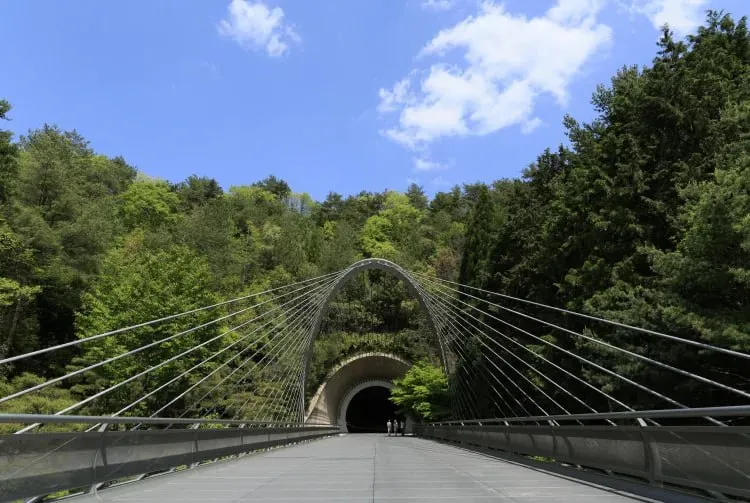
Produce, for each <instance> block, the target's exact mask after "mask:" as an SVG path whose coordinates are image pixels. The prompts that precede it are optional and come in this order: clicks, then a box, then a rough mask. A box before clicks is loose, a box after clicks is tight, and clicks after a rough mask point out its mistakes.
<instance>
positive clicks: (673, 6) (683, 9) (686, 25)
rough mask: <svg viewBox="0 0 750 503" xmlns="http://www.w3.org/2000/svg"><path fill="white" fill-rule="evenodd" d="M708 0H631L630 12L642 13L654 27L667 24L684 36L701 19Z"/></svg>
mask: <svg viewBox="0 0 750 503" xmlns="http://www.w3.org/2000/svg"><path fill="white" fill-rule="evenodd" d="M706 4H708V0H633V1H632V3H631V5H630V10H631V11H632V12H637V13H639V14H643V15H645V16H646V17H648V18H649V20H651V23H652V24H653V25H654V27H655V28H657V29H661V27H662V26H664V25H665V24H668V25H669V27H670V28H671V29H672V30H674V32H675V33H676V34H677V35H679V36H685V35H687V34H688V33H690V32H691V31H693V29H694V28H695V27H696V26H698V25H699V24H700V23H701V21H702V17H701V16H702V15H703V10H704V9H705V7H706Z"/></svg>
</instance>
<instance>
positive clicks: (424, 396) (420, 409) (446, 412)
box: [391, 361, 450, 421]
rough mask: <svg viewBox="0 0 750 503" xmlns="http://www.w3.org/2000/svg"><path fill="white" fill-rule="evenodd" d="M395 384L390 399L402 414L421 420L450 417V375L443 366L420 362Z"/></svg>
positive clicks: (436, 419)
mask: <svg viewBox="0 0 750 503" xmlns="http://www.w3.org/2000/svg"><path fill="white" fill-rule="evenodd" d="M394 384H395V386H394V388H393V389H392V390H391V401H392V402H393V403H395V404H396V405H398V406H399V407H400V408H401V410H400V413H402V414H410V415H412V416H414V417H415V418H416V419H418V420H420V421H440V420H441V419H445V418H447V417H449V416H450V405H449V403H450V399H449V396H448V378H447V377H446V376H445V374H444V373H443V371H442V370H441V369H440V367H436V366H434V365H432V364H430V363H429V362H426V361H421V362H417V363H416V364H414V365H413V366H412V367H411V368H410V369H409V370H408V371H407V372H406V375H405V376H404V377H403V378H401V379H397V380H396V381H394Z"/></svg>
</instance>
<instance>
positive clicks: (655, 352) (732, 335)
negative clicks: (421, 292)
mask: <svg viewBox="0 0 750 503" xmlns="http://www.w3.org/2000/svg"><path fill="white" fill-rule="evenodd" d="M592 101H593V104H594V107H595V109H596V112H597V114H598V115H597V117H596V118H595V120H593V121H592V122H591V123H590V124H580V123H578V122H577V121H575V120H574V119H572V118H571V117H567V118H566V119H565V126H566V128H567V131H568V136H569V138H570V141H571V146H570V148H563V147H561V148H560V149H558V151H557V152H553V151H549V150H548V151H546V152H545V153H544V154H542V155H541V156H539V157H538V158H537V161H536V162H535V163H534V164H533V165H532V166H530V167H529V169H527V170H526V172H525V173H524V177H523V179H522V180H520V181H517V180H514V181H499V182H496V183H495V184H494V185H493V187H492V200H493V204H494V208H495V212H496V214H497V224H496V225H494V226H486V225H484V223H485V221H486V219H487V218H488V216H487V215H488V211H487V210H486V209H485V206H486V203H484V202H483V201H486V198H484V197H483V196H482V192H480V199H479V202H478V203H477V205H476V207H475V209H474V211H473V214H474V216H473V217H472V220H471V224H470V225H469V227H468V228H467V237H466V240H467V244H466V253H465V254H464V256H463V260H464V262H463V263H462V276H461V277H462V282H467V283H470V284H472V282H474V283H473V284H475V285H477V286H484V287H485V288H489V289H490V290H494V291H503V292H506V293H509V294H512V295H515V296H519V297H524V298H529V299H533V300H535V301H538V302H542V303H547V304H552V305H564V306H566V307H569V308H572V309H576V310H583V311H585V312H589V313H591V314H596V315H598V316H603V317H605V318H609V319H613V320H617V321H622V322H625V323H629V324H633V325H637V326H642V327H645V328H650V329H654V330H658V331H662V332H666V333H670V334H673V335H676V336H680V337H684V338H687V339H692V340H698V341H703V342H708V343H712V344H718V345H721V346H724V347H728V348H733V349H736V350H740V351H745V352H747V351H748V349H750V339H749V338H748V333H750V304H748V302H749V301H750V300H749V299H750V289H749V288H748V286H750V284H749V283H748V278H749V277H750V274H749V273H748V268H747V264H748V263H750V262H749V259H750V256H748V252H749V251H750V248H749V246H748V243H750V241H748V229H749V228H748V221H749V220H748V214H750V206H748V198H749V197H750V185H749V184H748V180H749V179H750V173H749V172H748V165H749V164H750V157H748V152H750V143H748V141H749V138H750V116H749V115H748V112H749V111H750V109H749V108H748V103H750V35H748V31H747V25H746V20H745V19H744V18H743V19H742V20H740V21H739V22H735V21H733V20H732V19H731V18H730V17H729V16H728V15H723V14H719V13H716V12H710V13H709V14H708V16H707V20H706V24H705V26H703V27H701V28H699V30H698V32H697V34H695V35H693V36H690V37H688V39H687V41H686V42H680V41H676V40H674V38H673V36H672V34H671V33H670V32H669V31H665V32H664V33H663V37H662V38H661V40H660V41H659V43H658V55H657V57H656V58H655V59H654V61H653V64H652V66H651V67H647V68H644V69H637V68H623V69H622V70H620V71H619V72H617V74H616V75H615V76H614V77H613V79H612V82H611V84H610V85H609V86H600V87H599V88H598V89H597V90H596V92H595V94H594V96H593V100H592ZM487 246H490V247H491V252H490V253H489V255H488V254H487V252H486V250H487ZM488 257H489V258H488ZM529 314H532V315H536V314H540V311H538V310H529ZM545 318H546V319H547V320H548V321H552V322H559V323H560V324H563V325H565V326H567V327H569V328H573V329H575V330H577V331H585V332H586V333H587V334H589V335H590V336H592V337H594V338H600V339H604V340H605V341H608V342H611V343H614V344H616V345H618V346H620V347H624V348H626V349H628V350H630V351H634V352H636V353H640V354H648V355H649V356H651V357H652V358H655V359H657V360H660V361H662V362H665V363H669V364H671V365H674V366H677V367H679V368H682V369H685V370H688V371H693V372H696V373H699V374H701V375H704V376H706V377H710V378H713V379H716V380H719V381H720V382H724V383H726V384H730V385H733V386H739V387H741V388H744V389H750V384H749V383H750V374H749V373H748V371H747V368H746V367H743V366H742V365H738V364H737V363H736V362H733V361H731V360H730V359H728V358H727V357H725V356H722V355H717V354H715V353H706V352H699V351H695V350H693V349H691V348H689V347H686V346H684V345H678V344H674V343H669V342H665V341H660V340H659V339H657V338H655V337H651V336H646V335H638V334H634V333H632V332H627V331H624V330H610V329H607V328H606V327H603V326H591V325H590V324H586V323H583V322H580V321H577V320H572V319H570V318H563V317H562V316H553V315H550V314H549V313H548V312H547V313H546V314H545ZM514 323H516V324H517V325H519V326H520V327H522V328H525V329H527V330H530V331H532V332H534V333H537V334H538V335H544V336H545V337H547V338H548V340H550V341H553V342H555V343H556V344H558V345H561V346H562V347H565V348H567V349H570V350H575V351H577V352H580V353H582V354H583V355H584V356H588V357H591V358H593V359H596V360H597V362H599V363H602V364H604V365H605V366H607V367H609V368H612V369H613V370H615V371H617V372H618V373H620V374H622V375H624V376H625V377H628V378H631V379H635V380H637V381H638V382H640V383H642V384H644V385H646V386H649V387H651V388H653V389H655V390H657V391H659V392H661V393H664V394H666V395H669V396H671V397H673V398H675V399H677V400H679V401H681V402H682V403H686V404H689V405H692V406H709V405H715V404H717V403H722V404H728V403H737V397H736V396H732V395H730V394H726V393H723V392H720V391H718V390H715V389H714V390H710V389H707V387H706V386H699V385H696V383H695V381H691V380H686V379H684V378H683V377H681V376H679V375H676V374H672V373H669V372H664V371H662V370H660V369H658V368H655V367H653V366H649V365H647V364H645V363H644V362H639V361H635V360H633V359H632V358H628V357H626V356H623V355H622V354H615V353H612V352H611V351H606V350H604V349H602V347H601V346H598V345H596V344H594V343H592V342H586V341H584V340H582V339H574V338H571V337H570V336H569V335H566V334H562V333H559V332H558V333H554V334H553V333H548V334H545V333H544V331H540V330H539V326H538V325H534V324H529V322H528V321H527V320H524V319H518V320H514ZM498 328H501V327H500V326H498ZM502 328H505V327H502ZM523 341H524V343H525V344H527V345H528V346H529V347H530V348H532V349H534V351H538V352H541V353H542V354H543V355H545V356H547V357H548V358H553V359H554V361H556V362H558V363H560V364H562V366H563V367H564V368H566V369H567V370H569V371H570V372H573V373H576V374H577V375H582V376H584V377H585V378H586V379H587V380H589V381H590V382H591V383H594V384H596V385H597V386H599V387H601V388H602V389H604V390H607V391H608V392H610V393H614V394H615V396H617V397H618V398H619V399H621V400H623V401H625V402H627V403H630V404H635V405H637V406H639V407H643V408H658V407H664V406H667V405H668V404H667V403H665V402H664V401H661V400H659V399H657V398H655V397H653V396H650V395H648V394H645V393H643V392H642V391H637V390H635V389H634V388H633V387H632V386H629V385H627V384H624V383H623V382H622V381H620V380H617V379H614V378H613V377H612V376H610V375H607V374H604V373H602V372H599V371H597V370H596V369H594V368H592V367H586V366H581V364H580V362H577V361H574V360H572V359H569V358H565V357H563V356H562V355H561V354H560V353H559V352H556V351H555V350H552V349H550V348H549V347H546V346H543V345H540V344H539V343H538V342H536V341H533V340H530V339H527V338H524V339H523ZM518 356H520V357H523V358H529V356H528V355H527V354H526V353H524V352H523V351H521V352H519V353H518ZM529 361H530V362H532V363H536V361H535V360H529ZM465 364H466V365H469V364H470V362H465ZM550 372H551V375H552V377H553V378H554V379H557V380H558V382H563V383H564V384H565V386H566V387H567V388H568V389H569V390H570V391H573V392H575V393H579V394H581V396H583V395H585V396H587V397H591V402H589V403H592V404H593V405H595V406H596V407H597V408H598V409H599V410H608V409H610V408H612V407H613V406H616V405H614V404H612V403H608V402H607V401H605V400H602V401H600V402H596V400H597V397H596V396H592V394H591V393H590V392H589V391H588V390H586V389H583V388H581V385H580V384H579V383H576V382H572V381H571V380H570V379H569V378H567V377H565V375H563V374H560V373H559V372H557V371H556V370H550ZM528 377H529V378H534V376H533V374H531V373H530V374H529V376H528ZM542 385H543V386H545V387H546V388H547V391H549V392H550V393H551V394H552V395H553V396H554V397H555V398H556V399H559V400H561V401H562V402H563V403H566V404H569V399H568V398H567V397H565V396H564V395H562V394H560V393H559V391H558V390H556V389H554V388H552V387H551V386H550V385H549V384H544V383H542ZM474 389H477V388H476V387H475V388H474ZM598 398H601V397H598ZM566 400H567V401H566ZM569 407H570V408H571V409H572V410H576V409H575V408H576V407H579V405H577V404H575V403H570V404H569ZM479 408H480V409H482V408H484V412H481V411H480V413H496V412H493V411H496V410H497V409H496V408H494V406H493V405H487V404H486V403H485V404H484V405H482V406H481V407H479ZM532 408H533V407H532ZM581 412H583V410H581Z"/></svg>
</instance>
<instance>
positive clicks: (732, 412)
mask: <svg viewBox="0 0 750 503" xmlns="http://www.w3.org/2000/svg"><path fill="white" fill-rule="evenodd" d="M706 416H711V417H737V416H750V405H735V406H727V407H696V408H688V409H662V410H633V411H625V412H601V413H595V414H594V413H592V414H561V415H554V416H524V417H502V418H487V419H467V420H455V421H438V422H434V423H428V424H430V425H436V426H438V425H459V426H460V425H468V424H492V423H525V422H532V421H537V422H538V421H596V420H605V419H610V420H612V419H675V418H700V417H706Z"/></svg>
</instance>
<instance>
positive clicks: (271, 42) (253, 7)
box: [219, 0, 300, 57]
mask: <svg viewBox="0 0 750 503" xmlns="http://www.w3.org/2000/svg"><path fill="white" fill-rule="evenodd" d="M227 10H228V11H229V16H228V19H225V20H222V21H221V22H220V23H219V34H221V35H222V36H225V37H229V38H232V39H233V40H234V41H235V42H237V43H238V44H239V45H240V46H242V47H243V48H245V49H253V50H259V49H265V51H266V52H267V53H268V55H269V56H274V57H275V56H281V55H283V54H285V53H286V52H287V51H288V50H289V45H290V43H299V42H300V37H299V35H297V32H295V31H294V28H293V27H292V26H291V25H290V24H287V23H285V22H284V11H283V10H282V9H281V8H280V7H274V8H273V9H269V8H268V6H267V5H266V4H264V3H263V2H258V1H248V0H232V1H231V3H230V4H229V7H228V8H227Z"/></svg>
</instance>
